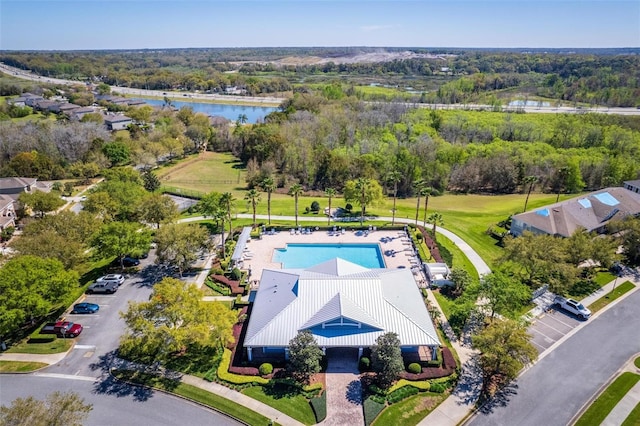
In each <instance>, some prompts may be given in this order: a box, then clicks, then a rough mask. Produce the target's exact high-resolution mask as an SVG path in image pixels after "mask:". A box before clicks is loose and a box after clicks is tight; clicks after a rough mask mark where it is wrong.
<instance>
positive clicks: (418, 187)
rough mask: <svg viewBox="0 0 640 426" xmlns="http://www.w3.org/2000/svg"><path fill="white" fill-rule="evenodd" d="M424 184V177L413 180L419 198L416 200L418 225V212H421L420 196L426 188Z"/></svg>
mask: <svg viewBox="0 0 640 426" xmlns="http://www.w3.org/2000/svg"><path fill="white" fill-rule="evenodd" d="M424 185H425V183H424V180H423V179H418V180H417V181H415V182H413V188H414V189H415V191H416V193H417V194H418V200H417V202H416V225H417V224H418V213H419V212H420V196H421V195H422V188H424Z"/></svg>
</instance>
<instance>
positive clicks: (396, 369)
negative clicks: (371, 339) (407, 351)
mask: <svg viewBox="0 0 640 426" xmlns="http://www.w3.org/2000/svg"><path fill="white" fill-rule="evenodd" d="M371 367H372V368H373V371H375V373H376V381H377V382H378V385H380V387H381V388H383V389H387V388H388V387H389V386H391V385H392V384H393V382H394V381H396V380H397V379H398V377H399V376H400V373H401V372H402V371H403V370H404V363H403V361H402V351H401V350H400V339H398V335H397V334H396V333H392V332H389V333H385V334H383V335H381V336H379V337H378V338H377V339H376V344H375V345H373V346H372V347H371Z"/></svg>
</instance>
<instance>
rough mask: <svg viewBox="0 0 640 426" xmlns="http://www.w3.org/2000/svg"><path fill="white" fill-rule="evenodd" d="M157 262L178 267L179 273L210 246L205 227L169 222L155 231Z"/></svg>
mask: <svg viewBox="0 0 640 426" xmlns="http://www.w3.org/2000/svg"><path fill="white" fill-rule="evenodd" d="M156 243H157V249H156V255H157V261H158V263H164V264H167V265H170V266H172V267H175V268H178V271H179V272H180V275H181V276H182V273H183V272H184V271H185V270H186V269H188V268H189V267H190V266H191V265H192V264H193V263H194V262H195V261H196V260H197V259H198V257H199V256H200V255H201V254H202V253H203V252H204V251H206V250H208V249H209V248H210V245H211V239H210V237H209V232H208V231H207V228H205V227H202V226H200V225H198V224H194V223H189V224H169V225H166V226H163V227H162V228H160V229H158V231H157V232H156Z"/></svg>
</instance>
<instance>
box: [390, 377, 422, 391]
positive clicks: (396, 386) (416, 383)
mask: <svg viewBox="0 0 640 426" xmlns="http://www.w3.org/2000/svg"><path fill="white" fill-rule="evenodd" d="M404 386H413V387H414V388H418V389H419V390H420V391H421V392H424V391H428V390H429V388H430V387H431V382H429V381H428V380H420V381H413V380H411V381H409V380H406V379H400V380H398V381H397V382H396V383H395V384H394V385H393V386H391V387H390V388H389V393H392V392H394V391H397V390H398V389H400V388H402V387H404Z"/></svg>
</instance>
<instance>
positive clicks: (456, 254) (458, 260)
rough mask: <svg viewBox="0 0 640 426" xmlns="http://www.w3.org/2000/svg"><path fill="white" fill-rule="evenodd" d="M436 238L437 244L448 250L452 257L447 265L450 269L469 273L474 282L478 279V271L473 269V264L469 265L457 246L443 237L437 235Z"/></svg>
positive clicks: (467, 259)
mask: <svg viewBox="0 0 640 426" xmlns="http://www.w3.org/2000/svg"><path fill="white" fill-rule="evenodd" d="M437 238H438V243H439V244H440V245H442V246H443V247H444V248H446V249H447V250H449V253H451V255H452V256H453V261H452V263H451V265H449V267H450V268H455V269H458V268H459V269H464V270H465V271H467V272H468V273H469V276H471V278H472V279H474V280H476V281H477V280H479V279H480V275H479V274H478V270H477V269H476V268H475V266H473V263H471V261H470V260H469V258H468V257H467V256H466V255H465V254H464V253H463V252H462V250H460V249H459V248H458V246H456V245H455V244H454V243H453V241H451V240H450V239H448V238H447V237H445V236H444V235H438V236H437Z"/></svg>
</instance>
